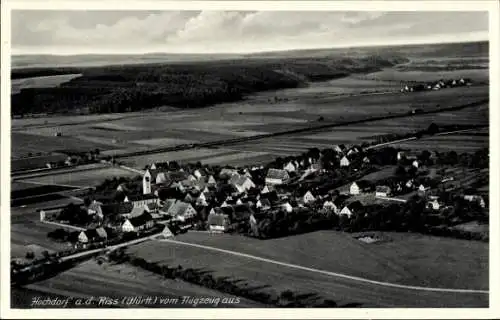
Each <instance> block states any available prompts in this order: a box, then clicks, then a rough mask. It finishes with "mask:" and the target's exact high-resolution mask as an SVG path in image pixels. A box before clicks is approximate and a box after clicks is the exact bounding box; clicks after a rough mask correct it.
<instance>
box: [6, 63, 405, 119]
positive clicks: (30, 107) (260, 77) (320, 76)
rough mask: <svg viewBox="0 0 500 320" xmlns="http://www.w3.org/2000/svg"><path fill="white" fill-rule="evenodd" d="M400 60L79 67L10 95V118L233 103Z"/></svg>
mask: <svg viewBox="0 0 500 320" xmlns="http://www.w3.org/2000/svg"><path fill="white" fill-rule="evenodd" d="M405 61H406V59H405V58H402V57H399V56H390V57H382V56H378V55H371V56H364V57H358V58H346V57H325V58H315V59H311V58H294V59H279V60H278V59H262V58H261V59H240V60H224V61H212V62H191V63H183V64H149V65H144V64H143V65H121V66H104V67H88V68H80V69H79V70H78V72H80V73H82V76H80V77H77V78H74V79H72V80H70V81H69V82H66V83H63V84H61V85H60V86H59V87H53V88H29V89H22V90H21V91H20V92H19V93H17V94H14V95H12V97H11V103H12V114H13V115H14V116H17V117H22V116H25V115H27V114H34V113H77V114H89V113H90V114H96V113H97V114H100V113H120V112H132V111H139V110H144V109H150V108H155V107H160V106H171V107H178V108H200V107H205V106H210V105H214V104H217V103H222V102H231V101H238V100H241V99H243V98H244V97H245V96H247V95H249V94H251V93H255V92H260V91H266V90H277V89H285V88H295V87H300V86H305V85H307V83H308V82H314V81H325V80H330V79H336V78H341V77H345V76H348V75H349V74H353V73H367V72H374V71H377V70H379V69H380V68H383V67H390V66H394V65H396V64H398V63H402V62H405ZM70 71H71V72H75V71H76V70H75V69H71V70H65V69H61V70H42V69H35V70H31V71H29V70H28V71H23V72H19V71H15V70H14V71H12V74H11V77H12V78H13V79H14V78H21V77H27V76H30V75H31V76H39V75H47V74H57V73H58V72H62V73H67V72H70ZM30 72H31V73H30Z"/></svg>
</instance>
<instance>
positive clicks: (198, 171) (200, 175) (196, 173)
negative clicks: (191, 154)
mask: <svg viewBox="0 0 500 320" xmlns="http://www.w3.org/2000/svg"><path fill="white" fill-rule="evenodd" d="M193 175H194V176H195V178H196V179H201V178H202V177H203V175H202V174H201V172H200V170H198V169H196V170H195V171H194V172H193Z"/></svg>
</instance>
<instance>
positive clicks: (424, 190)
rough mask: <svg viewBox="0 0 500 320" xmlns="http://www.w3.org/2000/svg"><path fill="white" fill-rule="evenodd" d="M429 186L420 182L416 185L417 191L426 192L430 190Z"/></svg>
mask: <svg viewBox="0 0 500 320" xmlns="http://www.w3.org/2000/svg"><path fill="white" fill-rule="evenodd" d="M430 188H431V187H429V186H428V185H424V184H420V186H418V191H420V192H426V191H428V190H430Z"/></svg>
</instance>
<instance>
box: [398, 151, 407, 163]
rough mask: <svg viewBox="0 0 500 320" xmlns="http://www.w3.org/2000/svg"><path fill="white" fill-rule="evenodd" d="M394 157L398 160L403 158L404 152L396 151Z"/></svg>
mask: <svg viewBox="0 0 500 320" xmlns="http://www.w3.org/2000/svg"><path fill="white" fill-rule="evenodd" d="M396 158H397V159H398V161H399V160H403V159H404V158H405V153H404V152H403V151H398V154H397V155H396Z"/></svg>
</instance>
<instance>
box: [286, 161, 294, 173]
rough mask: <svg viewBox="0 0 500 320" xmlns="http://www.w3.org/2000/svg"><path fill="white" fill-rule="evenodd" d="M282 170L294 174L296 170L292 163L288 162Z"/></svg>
mask: <svg viewBox="0 0 500 320" xmlns="http://www.w3.org/2000/svg"><path fill="white" fill-rule="evenodd" d="M283 170H286V171H288V172H294V171H295V170H296V168H295V166H294V165H293V163H292V162H291V161H290V162H288V163H287V164H286V165H285V166H284V167H283Z"/></svg>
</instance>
